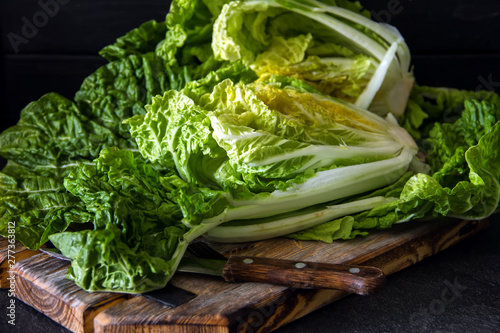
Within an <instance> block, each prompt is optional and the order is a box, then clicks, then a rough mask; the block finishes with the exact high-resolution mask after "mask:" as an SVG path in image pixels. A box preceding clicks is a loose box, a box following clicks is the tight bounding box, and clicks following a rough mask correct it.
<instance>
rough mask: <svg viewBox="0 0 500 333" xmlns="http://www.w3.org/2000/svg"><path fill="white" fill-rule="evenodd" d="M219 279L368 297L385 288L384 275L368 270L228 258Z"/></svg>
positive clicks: (325, 264)
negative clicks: (332, 290) (325, 290)
mask: <svg viewBox="0 0 500 333" xmlns="http://www.w3.org/2000/svg"><path fill="white" fill-rule="evenodd" d="M222 277H223V278H224V279H225V280H226V281H228V282H260V283H266V282H267V283H272V284H275V285H281V286H288V287H292V288H302V289H340V290H345V291H348V292H351V293H356V294H360V295H369V294H372V293H374V292H376V291H378V290H380V289H381V288H382V287H383V286H385V283H386V279H385V276H384V273H383V272H382V271H381V270H380V269H378V268H376V267H370V266H352V265H339V264H329V263H323V262H311V261H303V260H301V261H294V260H282V259H273V258H261V257H248V256H231V257H229V260H228V262H227V263H226V265H225V266H224V269H223V271H222Z"/></svg>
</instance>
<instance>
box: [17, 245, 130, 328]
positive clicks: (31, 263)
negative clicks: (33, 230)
mask: <svg viewBox="0 0 500 333" xmlns="http://www.w3.org/2000/svg"><path fill="white" fill-rule="evenodd" d="M68 266H69V263H68V262H65V261H61V260H58V259H56V258H52V257H50V256H48V255H46V254H38V255H36V256H33V257H31V258H29V259H26V260H23V261H21V262H18V263H16V265H15V266H14V268H13V272H14V276H15V283H16V289H17V292H16V294H15V296H16V298H18V299H19V300H21V301H22V302H24V303H25V304H27V305H29V306H31V307H33V308H34V309H35V310H37V311H39V312H41V313H43V314H44V315H46V316H47V317H49V318H50V319H52V320H54V321H55V322H57V323H59V324H61V325H62V326H64V327H66V328H67V329H69V330H71V331H73V332H79V333H80V332H82V333H90V332H93V331H94V328H93V324H94V318H95V316H96V315H97V314H99V313H100V312H101V311H104V310H106V309H108V308H110V307H113V306H115V305H116V304H119V303H121V302H123V301H126V300H127V299H128V296H127V295H124V294H111V293H105V294H104V293H103V294H93V295H92V296H91V297H85V296H86V295H91V294H92V293H88V292H86V291H84V290H82V289H80V288H79V287H77V286H76V285H75V284H74V283H73V282H72V281H69V280H66V279H65V275H66V270H67V268H68ZM37 267H38V269H37ZM39 267H43V271H44V276H42V277H40V276H37V275H36V272H38V271H39ZM61 281H63V282H64V283H62V284H58V282H61ZM94 295H98V296H97V297H94Z"/></svg>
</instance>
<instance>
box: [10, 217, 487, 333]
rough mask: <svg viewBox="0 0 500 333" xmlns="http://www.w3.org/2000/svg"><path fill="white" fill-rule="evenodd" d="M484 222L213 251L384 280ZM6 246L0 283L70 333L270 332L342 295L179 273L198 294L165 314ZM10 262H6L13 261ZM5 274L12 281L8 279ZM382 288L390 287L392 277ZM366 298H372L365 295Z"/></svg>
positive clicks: (180, 283)
mask: <svg viewBox="0 0 500 333" xmlns="http://www.w3.org/2000/svg"><path fill="white" fill-rule="evenodd" d="M487 226H488V222H487V221H485V220H483V221H458V220H440V221H429V222H425V223H422V222H419V223H407V224H403V225H398V226H394V227H393V228H392V229H389V230H384V231H377V232H373V233H371V235H369V236H368V237H366V238H358V239H354V240H350V241H338V242H335V243H333V244H325V243H321V242H313V241H300V242H298V241H294V240H289V239H285V238H277V239H272V240H266V241H261V242H256V243H252V244H250V245H248V244H247V245H246V246H245V248H244V249H238V250H235V248H237V245H236V244H219V243H214V244H212V245H213V246H214V247H215V248H217V249H218V250H219V251H220V252H221V253H224V254H225V255H227V256H228V255H230V254H235V253H236V252H237V254H240V255H252V256H261V257H271V258H282V259H291V260H301V261H315V262H327V263H341V264H358V265H359V264H364V265H372V266H376V267H379V268H380V269H382V270H383V271H384V273H385V274H386V275H390V274H392V273H395V272H397V271H399V270H402V269H404V268H405V267H408V266H410V265H413V264H415V263H417V262H419V261H421V260H423V259H424V258H426V257H429V256H431V255H433V254H436V253H438V252H439V251H442V250H444V249H446V248H448V247H449V246H451V245H453V244H455V243H458V242H460V241H462V240H463V239H465V238H467V237H469V236H471V235H474V234H475V233H477V232H479V231H481V230H483V229H485V228H486V227H487ZM8 245H9V243H8V242H7V239H5V238H4V239H2V240H0V260H1V263H2V264H1V265H0V278H1V279H0V281H1V283H2V284H1V287H2V288H9V283H8V281H10V280H7V277H8V276H14V277H15V288H16V297H17V298H18V299H20V300H21V301H23V302H24V303H26V304H28V305H30V306H32V307H33V308H35V309H37V310H38V311H40V312H42V313H44V314H45V315H46V316H48V317H50V318H51V319H53V320H54V321H56V322H58V323H60V324H61V325H63V326H64V327H66V328H68V329H70V330H71V331H74V332H99V333H104V332H106V333H108V332H109V333H111V332H135V331H140V332H151V333H152V332H159V331H160V330H162V331H163V330H167V329H168V331H169V332H269V331H272V330H274V329H276V328H278V327H281V326H283V325H285V324H287V323H289V322H291V321H293V320H295V319H297V318H300V317H302V316H304V315H307V314H308V313H310V312H312V311H314V310H316V309H318V308H320V307H322V306H324V305H326V304H328V303H331V302H333V301H335V300H337V299H339V298H341V297H344V296H346V295H347V293H346V292H342V291H339V290H304V289H293V288H287V287H280V286H274V285H270V284H258V283H227V282H225V281H223V280H222V278H218V277H208V276H202V275H196V274H187V273H183V274H181V273H178V274H176V275H175V276H174V277H173V279H172V280H171V284H173V285H174V286H176V287H180V288H182V289H185V290H188V291H190V292H192V293H195V294H196V297H195V298H194V299H192V300H191V301H189V302H187V303H184V304H182V305H180V306H178V307H176V308H170V307H168V306H165V305H162V304H160V303H158V302H156V301H154V300H150V299H147V298H145V297H143V296H140V295H139V296H131V295H126V294H119V293H89V292H86V291H84V290H82V289H80V288H79V287H78V286H76V285H75V284H74V283H73V282H71V281H68V280H66V279H65V278H64V276H65V273H66V270H67V267H68V263H67V262H64V261H61V260H59V259H56V258H52V257H49V256H48V255H46V254H43V253H37V252H36V251H29V250H27V249H25V248H24V247H23V246H22V245H21V244H19V243H16V246H15V258H16V259H15V260H16V263H15V265H14V266H13V267H12V268H10V267H9V265H10V264H12V263H13V262H12V260H11V261H10V262H9V258H8V257H9V254H11V255H12V247H11V253H9V252H8ZM11 258H12V257H11ZM9 274H10V275H9ZM388 283H391V280H390V278H389V279H388ZM365 297H370V296H365Z"/></svg>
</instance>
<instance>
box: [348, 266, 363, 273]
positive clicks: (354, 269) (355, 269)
mask: <svg viewBox="0 0 500 333" xmlns="http://www.w3.org/2000/svg"><path fill="white" fill-rule="evenodd" d="M359 272H361V270H360V269H359V268H357V267H353V268H350V269H349V273H352V274H356V273H359Z"/></svg>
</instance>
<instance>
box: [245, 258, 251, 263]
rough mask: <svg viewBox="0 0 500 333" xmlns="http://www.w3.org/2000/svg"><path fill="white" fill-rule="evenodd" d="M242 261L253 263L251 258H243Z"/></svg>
mask: <svg viewBox="0 0 500 333" xmlns="http://www.w3.org/2000/svg"><path fill="white" fill-rule="evenodd" d="M243 262H244V263H245V264H251V263H253V259H250V258H246V259H243Z"/></svg>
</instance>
